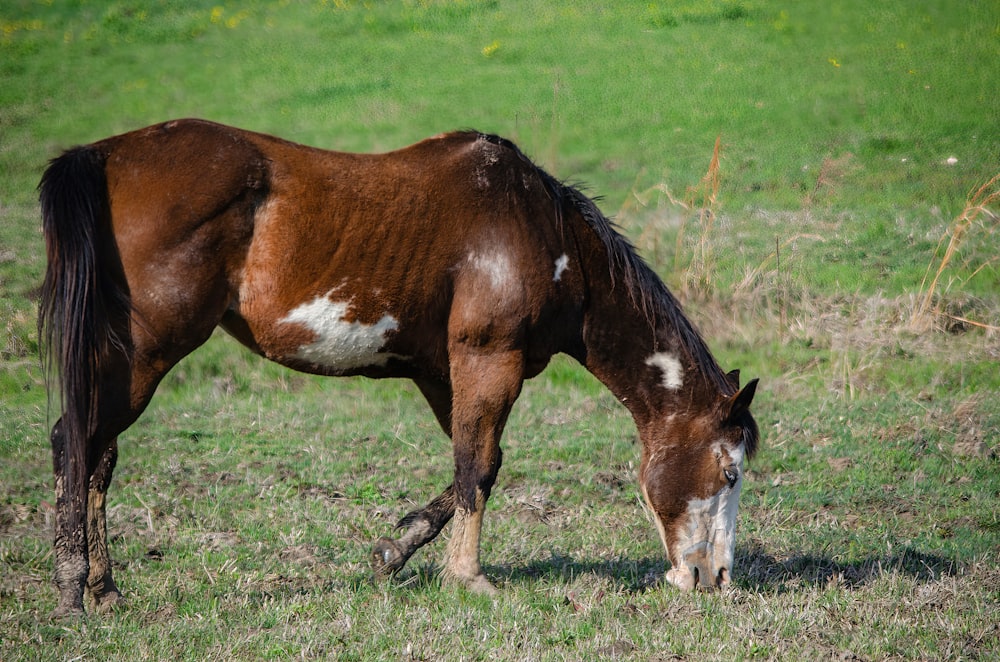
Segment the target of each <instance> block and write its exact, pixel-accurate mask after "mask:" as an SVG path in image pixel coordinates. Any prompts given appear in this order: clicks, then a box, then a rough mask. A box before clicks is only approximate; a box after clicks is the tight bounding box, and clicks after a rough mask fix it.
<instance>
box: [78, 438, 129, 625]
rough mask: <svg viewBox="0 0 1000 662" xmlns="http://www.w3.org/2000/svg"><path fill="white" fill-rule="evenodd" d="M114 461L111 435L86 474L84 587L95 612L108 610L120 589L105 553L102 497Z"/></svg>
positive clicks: (115, 452)
mask: <svg viewBox="0 0 1000 662" xmlns="http://www.w3.org/2000/svg"><path fill="white" fill-rule="evenodd" d="M117 461H118V439H117V438H114V439H112V440H111V442H110V443H109V444H108V447H107V449H106V450H105V451H104V453H103V454H102V455H101V457H100V459H99V460H98V462H97V466H96V468H95V469H94V472H93V474H92V475H91V477H90V493H89V495H88V499H87V543H88V548H89V550H90V574H89V576H88V577H87V589H88V590H89V591H90V595H91V597H93V598H94V605H95V607H96V608H97V611H99V612H107V611H109V610H110V609H111V608H112V607H113V606H114V605H115V604H116V603H118V602H119V601H120V600H121V598H122V595H121V592H120V591H119V590H118V586H116V585H115V580H114V578H113V577H112V576H111V556H110V555H109V554H108V524H107V517H106V515H105V500H106V498H107V493H108V485H109V484H110V483H111V474H112V472H113V471H114V469H115V463H116V462H117Z"/></svg>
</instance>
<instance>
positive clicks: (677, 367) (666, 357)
mask: <svg viewBox="0 0 1000 662" xmlns="http://www.w3.org/2000/svg"><path fill="white" fill-rule="evenodd" d="M646 365H651V366H654V367H657V368H659V369H660V370H662V371H663V379H662V381H661V382H660V383H661V384H663V388H665V389H668V390H670V391H676V390H677V389H679V388H680V387H681V386H683V385H684V367H683V366H682V365H681V362H680V361H679V360H678V359H677V357H676V356H674V355H673V354H671V353H670V352H657V353H656V354H653V355H652V356H650V357H649V358H648V359H646Z"/></svg>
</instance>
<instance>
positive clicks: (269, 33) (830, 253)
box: [0, 0, 1000, 660]
mask: <svg viewBox="0 0 1000 662" xmlns="http://www.w3.org/2000/svg"><path fill="white" fill-rule="evenodd" d="M998 26H1000V9H998V8H997V6H996V4H995V3H990V2H965V3H957V4H956V3H954V2H947V1H945V0H939V1H934V2H920V3H913V2H902V1H901V0H898V1H892V2H885V3H871V2H860V1H849V2H840V3H827V2H818V1H812V0H810V1H806V2H795V3H792V2H786V3H772V2H756V1H753V0H744V1H733V0H730V1H724V2H716V1H714V0H692V1H687V2H672V3H666V2H644V3H625V2H619V3H604V4H603V5H601V4H599V3H591V2H561V3H528V2H523V1H520V0H509V1H505V0H485V1H478V2H477V1H473V0H449V1H443V0H442V1H437V2H434V1H429V2H417V1H412V2H380V3H361V2H346V1H345V2H333V1H327V2H321V1H320V0H314V1H306V0H302V1H294V0H291V1H290V0H282V1H275V2H250V1H244V2H186V3H181V2H168V1H154V2H145V3H140V2H121V1H116V2H107V3H98V2H88V1H86V0H79V1H75V2H71V1H69V0H63V1H60V0H54V1H52V2H29V1H23V0H13V1H9V2H5V3H4V4H3V7H2V8H0V334H2V335H0V486H2V489H0V659H4V660H14V659H33V660H34V659H69V658H78V657H83V658H85V659H90V658H109V659H205V658H209V657H217V658H224V659H232V658H239V659H243V658H253V659H263V658H268V659H273V658H278V659H283V658H292V657H312V658H324V657H325V658H343V659H378V658H381V659H428V660H430V659H572V660H575V659H603V658H619V659H636V660H639V659H642V660H649V659H652V660H669V659H678V658H682V659H727V660H728V659H734V658H735V659H748V658H760V659H790V660H799V659H831V658H836V659H852V658H851V656H856V658H860V659H885V658H901V659H992V658H995V657H997V656H998V655H1000V640H998V639H1000V631H998V629H997V622H998V616H1000V593H998V591H997V588H996V587H997V586H998V585H1000V574H998V570H997V567H998V566H997V564H998V561H1000V553H998V550H1000V521H998V516H997V507H996V504H997V503H998V500H1000V479H998V477H997V453H998V451H1000V447H998V441H997V439H998V437H997V431H998V430H1000V405H998V404H997V400H996V397H995V394H996V393H997V392H998V391H1000V371H998V370H997V369H996V368H997V364H998V359H1000V344H998V335H997V331H996V330H995V329H992V330H990V329H984V328H981V327H977V326H975V325H972V324H969V323H966V322H961V321H959V320H957V319H955V318H956V317H962V318H966V319H971V320H973V321H975V322H979V323H982V324H986V325H988V326H992V327H997V326H1000V296H998V292H1000V269H998V263H997V261H996V250H995V247H996V230H997V225H996V222H995V220H991V219H990V218H989V217H983V219H982V220H980V221H979V222H978V223H977V224H975V225H974V226H973V227H972V228H971V229H970V231H969V233H968V235H967V236H966V239H965V241H964V243H963V244H962V247H961V251H960V252H959V253H958V254H957V255H956V256H955V257H954V258H952V259H951V261H950V262H949V264H948V267H947V269H946V271H945V272H944V275H943V279H942V281H941V283H940V285H939V287H938V289H937V291H936V296H935V299H934V301H935V305H936V308H935V311H936V312H937V313H939V314H938V315H937V316H936V317H934V318H933V320H932V322H933V323H932V324H931V325H929V326H927V325H923V326H919V325H913V324H911V323H910V322H911V318H912V315H913V314H914V312H915V311H916V310H917V300H918V294H919V293H920V291H921V283H922V281H923V279H924V276H925V274H926V273H927V271H928V268H930V269H931V273H933V270H934V269H936V267H937V264H938V261H939V260H940V257H941V256H940V254H938V253H936V252H935V251H936V249H937V248H938V246H939V242H940V241H941V240H942V238H943V237H946V232H947V230H948V227H949V224H950V222H951V221H952V219H954V218H955V217H956V216H958V215H959V214H960V213H961V211H962V209H963V207H964V206H965V203H966V200H967V198H968V195H969V193H970V191H971V190H972V189H974V188H975V187H977V186H978V185H979V184H981V183H983V182H985V181H987V180H988V179H989V178H990V177H992V176H993V175H995V174H997V171H998V168H1000V111H998V108H1000V92H998V90H1000V88H998V87H997V84H996V83H997V81H998V80H1000V31H998V30H1000V28H998ZM181 116H200V117H206V118H209V119H214V120H218V121H223V122H229V123H233V124H237V125H239V126H243V127H246V128H250V129H255V130H261V131H266V132H271V133H275V134H278V135H281V136H282V137H285V138H289V139H292V140H297V141H300V142H305V143H309V144H313V145H317V146H325V147H330V148H336V149H345V150H359V151H361V150H363V151H375V150H388V149H393V148H396V147H400V146H403V145H405V144H408V143H410V142H412V141H415V140H418V139H420V138H422V137H425V136H427V135H430V134H433V133H437V132H440V131H445V130H449V129H453V128H464V127H470V126H472V127H475V128H479V129H481V130H486V131H494V132H497V133H501V134H504V135H506V136H509V137H512V138H514V139H516V140H517V141H518V143H519V144H520V145H521V146H522V147H523V148H524V149H525V150H526V151H527V152H528V153H529V154H530V155H531V156H532V157H533V158H534V159H536V160H537V161H538V162H539V163H541V164H542V165H543V166H544V167H546V168H547V169H549V170H550V171H551V172H552V173H553V174H555V175H557V176H559V177H563V178H567V179H569V180H571V181H583V182H586V183H587V184H588V185H589V191H590V192H591V193H594V194H599V195H602V196H603V197H604V199H603V201H602V203H601V204H602V207H603V208H604V209H605V210H606V211H607V212H608V213H611V214H615V215H616V216H617V218H618V220H619V222H620V223H621V224H622V226H623V227H624V228H625V231H626V233H627V234H628V235H629V237H630V238H631V239H632V240H633V241H634V242H635V243H636V244H637V246H638V247H639V248H640V250H641V251H642V253H643V254H644V255H645V256H647V257H648V258H649V259H650V261H651V263H652V264H653V265H654V267H655V268H656V269H657V270H658V271H659V272H660V273H661V274H662V275H663V276H664V278H665V279H666V280H667V281H668V283H669V284H670V285H671V287H672V288H674V290H675V291H677V292H678V293H679V294H682V295H684V299H685V301H686V304H687V308H688V311H689V313H690V315H691V316H692V317H693V318H694V319H695V320H696V321H697V322H698V324H699V326H700V327H701V328H702V330H703V331H704V332H705V335H706V336H707V337H708V339H709V342H710V345H711V346H712V348H713V349H714V350H715V351H716V354H717V356H718V357H719V358H720V361H721V362H722V364H723V365H724V366H725V367H737V366H738V367H741V368H742V370H743V374H744V376H745V377H747V378H748V377H751V376H759V377H761V378H762V381H761V385H762V386H761V389H760V391H759V392H758V397H757V399H756V400H755V403H754V412H755V414H756V416H757V419H758V421H759V423H760V425H761V429H762V431H763V443H762V448H761V451H760V454H759V455H758V457H757V458H756V459H755V460H754V461H753V463H752V464H751V466H750V472H749V474H748V478H747V481H746V487H745V490H744V496H743V499H742V502H741V514H740V523H739V527H740V530H739V533H738V541H737V568H736V572H735V577H734V581H735V587H734V589H733V590H732V591H731V592H729V593H728V594H726V595H717V594H703V593H697V594H682V593H679V592H677V591H675V590H673V589H671V588H669V587H667V586H664V585H663V584H662V583H660V582H659V581H658V580H659V576H660V573H661V572H662V570H663V564H664V562H663V553H662V549H661V546H660V543H659V540H658V539H657V536H656V533H655V530H654V529H653V526H652V525H651V523H650V521H649V520H648V518H647V516H646V514H645V512H644V510H643V508H642V506H641V498H640V496H639V494H638V489H637V482H636V475H635V474H636V465H637V463H638V460H639V457H638V456H639V451H638V448H637V446H636V444H635V430H634V428H633V426H632V423H631V420H630V419H629V417H628V415H627V413H626V412H625V411H624V409H622V408H621V407H619V406H618V405H617V403H616V402H615V401H614V399H613V398H612V397H611V396H610V394H609V393H608V392H607V391H605V390H604V389H603V387H602V386H601V385H600V384H599V383H598V382H596V380H594V379H593V378H592V377H590V376H589V375H588V374H587V373H586V372H584V371H583V370H582V369H580V368H579V367H578V366H576V365H575V364H573V363H572V362H570V361H568V360H565V359H558V360H556V361H554V362H553V364H552V365H551V366H550V367H549V369H548V370H546V372H545V373H544V374H543V375H542V376H541V377H540V378H538V379H536V380H534V381H533V382H531V383H530V384H528V386H527V387H526V389H525V393H524V395H523V396H522V398H521V400H520V401H519V403H518V405H517V406H516V408H515V410H514V412H513V414H512V417H511V421H510V424H509V426H508V430H507V434H506V437H505V441H504V467H503V469H502V470H501V472H500V476H499V478H498V485H497V488H496V490H495V491H494V496H493V498H492V499H491V502H490V505H489V514H488V517H487V520H486V524H485V537H484V547H483V559H484V563H485V564H486V570H487V573H488V574H489V575H490V576H491V577H492V578H493V579H494V580H495V581H496V582H497V584H498V585H499V586H500V588H501V594H500V597H499V598H497V599H496V600H494V601H490V600H486V599H482V598H479V597H475V596H471V595H467V594H465V593H463V592H461V591H456V590H453V589H450V588H447V587H441V586H440V584H439V580H438V576H437V572H436V564H437V563H438V562H439V561H440V560H441V558H442V556H443V551H444V542H443V541H435V542H434V543H432V544H431V545H429V546H428V547H427V548H426V549H424V550H422V551H421V552H418V554H417V555H416V556H415V557H414V558H413V559H412V560H411V563H410V566H409V567H408V569H407V570H406V571H405V572H404V573H403V575H402V576H401V577H400V578H398V580H396V581H394V582H389V583H381V584H375V583H372V582H371V579H370V570H369V568H368V565H367V556H368V553H369V550H370V548H371V544H372V543H373V541H374V540H376V539H377V538H378V537H379V536H382V535H386V534H388V533H389V531H390V529H391V527H392V525H393V524H394V523H395V521H396V520H397V519H398V518H399V517H400V516H401V515H403V514H404V513H405V512H407V510H409V509H411V508H412V507H414V505H415V504H422V503H424V502H425V501H426V500H427V499H428V498H430V497H431V496H433V495H435V494H436V493H437V492H438V491H439V490H440V489H441V488H443V487H444V486H445V485H447V483H448V481H449V480H450V471H451V466H452V461H451V457H450V452H449V444H448V442H447V440H446V439H445V437H444V436H443V435H442V434H441V432H440V431H439V429H438V427H437V424H436V423H435V421H434V420H433V417H432V416H431V414H430V412H429V410H428V409H427V407H426V405H424V403H423V402H422V399H421V398H420V396H419V394H418V393H417V391H416V389H415V388H414V387H413V386H411V385H409V384H407V383H403V382H372V381H365V380H354V379H351V380H328V379H327V380H324V379H317V378H312V377H308V376H303V375H298V374H295V373H291V372H289V371H286V370H283V369H281V368H278V367H276V366H273V365H269V364H265V363H263V362H262V361H260V360H259V359H256V358H254V357H252V356H250V355H249V353H247V352H245V351H244V350H242V349H240V348H239V347H238V346H237V345H236V343H235V342H233V341H232V340H230V339H228V338H227V337H225V336H223V335H221V334H220V335H219V336H218V337H216V338H213V339H212V340H211V341H210V342H209V343H208V344H207V345H206V346H205V347H204V348H202V349H200V350H199V351H198V352H196V353H195V354H194V355H192V356H191V357H189V358H188V359H186V360H185V361H184V362H183V363H182V364H181V365H179V366H178V367H177V368H176V369H175V370H174V371H173V372H172V373H171V374H170V375H169V376H168V377H167V379H166V380H165V382H164V384H163V385H162V386H161V388H160V389H159V391H158V394H157V396H156V398H155V399H154V402H153V404H152V406H151V407H150V409H149V410H148V411H147V412H146V414H145V415H144V416H143V417H142V419H140V421H139V422H138V423H137V424H136V425H135V426H133V428H131V429H130V430H129V431H128V432H127V433H126V434H125V435H123V436H122V438H121V459H120V463H119V467H118V470H117V472H116V474H115V480H114V482H113V484H112V488H111V492H110V502H109V525H110V529H111V537H112V542H111V548H112V556H113V558H114V560H115V562H116V564H117V568H116V573H117V575H116V577H117V579H118V581H119V583H120V585H121V587H122V588H123V590H124V591H125V592H126V594H127V597H128V603H127V605H126V606H125V607H124V608H123V609H121V610H120V611H118V612H116V613H114V614H111V615H108V616H103V617H102V616H96V615H91V616H88V617H87V618H85V619H84V620H82V621H79V622H75V623H57V622H51V621H49V619H48V616H47V615H48V613H49V612H50V611H51V610H52V608H53V607H54V605H55V591H54V589H53V588H52V587H51V582H50V578H51V565H52V561H51V552H50V547H51V535H52V534H51V524H52V517H53V512H52V505H51V504H52V501H53V496H52V488H51V481H52V478H51V460H50V457H49V452H48V446H47V441H46V430H47V427H48V422H49V421H50V419H51V416H50V412H48V409H47V398H46V393H45V389H44V383H43V381H42V379H41V375H40V370H39V368H38V365H37V360H36V358H35V355H36V353H37V339H36V338H35V332H34V326H35V310H34V307H35V305H36V304H35V299H36V296H37V295H36V293H37V288H38V286H39V284H40V282H41V277H42V273H43V270H44V255H43V249H42V240H41V235H40V230H39V223H38V208H37V201H36V191H35V186H36V184H37V182H38V178H39V176H40V174H41V171H42V170H43V168H44V165H45V163H46V161H47V160H48V159H50V158H52V157H53V156H55V155H56V154H57V153H58V151H59V150H60V149H61V148H65V147H69V146H71V145H73V144H78V143H84V142H88V141H91V140H96V139H98V138H102V137H105V136H107V135H111V134H113V133H117V132H121V131H126V130H129V129H133V128H137V127H140V126H143V125H146V124H150V123H153V122H156V121H161V120H166V119H170V118H174V117H181ZM717 136H721V161H720V165H719V176H720V189H719V191H718V192H717V198H716V202H715V205H714V207H713V211H714V212H715V214H716V215H715V217H714V222H713V225H712V227H711V229H710V230H708V231H705V232H703V230H702V228H701V227H700V226H699V225H698V221H697V218H698V213H697V211H698V210H697V205H695V207H694V208H688V209H685V208H684V207H682V206H681V205H680V204H678V201H685V200H691V199H697V197H696V196H694V195H693V194H691V193H689V190H692V189H694V188H696V187H697V186H698V183H699V181H700V180H701V179H702V177H703V175H704V174H705V173H706V171H707V170H708V168H709V161H710V159H711V156H712V148H713V145H714V144H715V140H716V137H717ZM950 157H953V158H954V159H956V161H955V162H954V163H953V164H949V163H948V161H947V160H948V159H949V158H950ZM995 211H996V210H995V209H994V212H995ZM705 247H707V248H709V249H710V250H709V251H708V252H707V253H699V251H701V250H702V249H704V248H705ZM700 254H707V255H708V259H707V260H706V261H702V262H699V261H697V260H696V259H695V256H697V255H700ZM940 313H946V314H947V315H951V317H948V316H946V315H945V314H940Z"/></svg>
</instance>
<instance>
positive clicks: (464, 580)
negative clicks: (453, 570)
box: [442, 572, 500, 597]
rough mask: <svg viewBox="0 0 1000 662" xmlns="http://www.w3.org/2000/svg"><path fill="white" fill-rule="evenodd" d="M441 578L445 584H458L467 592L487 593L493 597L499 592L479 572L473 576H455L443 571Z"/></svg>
mask: <svg viewBox="0 0 1000 662" xmlns="http://www.w3.org/2000/svg"><path fill="white" fill-rule="evenodd" d="M442 579H443V581H444V583H445V584H452V585H454V586H460V587H462V588H464V589H465V590H466V591H468V592H469V593H474V594H476V595H488V596H491V597H493V596H497V595H499V593H500V592H499V591H497V588H496V586H494V585H493V584H492V583H491V582H490V580H488V579H487V578H486V575H484V574H483V573H479V574H478V575H475V576H473V577H457V576H455V575H452V574H449V573H448V572H445V573H444V575H443V576H442Z"/></svg>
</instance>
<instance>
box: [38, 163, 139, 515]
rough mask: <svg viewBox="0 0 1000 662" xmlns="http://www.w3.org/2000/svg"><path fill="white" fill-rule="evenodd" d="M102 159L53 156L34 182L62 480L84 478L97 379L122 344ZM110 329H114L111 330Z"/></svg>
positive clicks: (122, 315) (122, 308)
mask: <svg viewBox="0 0 1000 662" xmlns="http://www.w3.org/2000/svg"><path fill="white" fill-rule="evenodd" d="M104 165H105V157H104V155H103V154H101V153H100V152H99V151H98V150H97V149H95V148H93V147H77V148H74V149H71V150H69V151H67V152H66V153H64V154H63V155H62V156H60V157H58V158H56V159H53V161H52V162H51V163H50V164H49V167H48V168H47V169H46V171H45V174H44V175H43V176H42V180H41V183H40V184H39V186H38V188H39V200H40V202H41V208H42V230H43V233H44V235H45V248H46V256H47V258H48V267H47V269H46V272H45V283H44V285H43V286H42V293H41V303H40V304H39V311H38V335H39V346H40V348H41V358H42V363H43V366H44V367H45V368H46V374H48V375H51V374H52V371H53V368H54V369H55V370H56V371H57V372H58V375H59V394H60V396H61V399H62V410H63V415H62V419H61V424H60V428H61V434H62V435H64V439H65V446H63V449H64V451H65V452H64V454H63V457H62V460H63V462H64V463H65V464H64V466H63V468H64V470H65V473H64V476H65V480H66V484H65V485H63V487H64V489H65V493H66V494H67V495H72V494H75V493H77V490H78V489H80V486H79V485H74V484H73V483H74V482H75V480H79V479H80V478H82V479H84V480H85V479H86V469H85V463H86V443H87V439H88V437H89V436H90V435H91V434H93V432H94V429H95V426H96V423H97V421H96V416H97V398H98V393H97V379H98V374H99V371H100V367H101V364H102V361H103V360H105V358H106V357H107V355H108V350H109V349H110V348H112V347H118V348H122V347H124V344H123V342H122V337H121V336H120V335H119V334H120V333H124V331H123V327H122V324H121V321H122V320H125V319H127V316H128V312H129V308H130V304H129V297H128V293H127V289H126V286H125V284H124V280H123V279H122V278H121V277H120V276H119V275H120V273H121V271H120V261H119V259H118V255H117V251H116V250H115V248H114V241H113V238H112V236H111V218H110V204H109V200H108V186H107V178H106V176H105V171H104ZM116 330H117V331H116Z"/></svg>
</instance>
